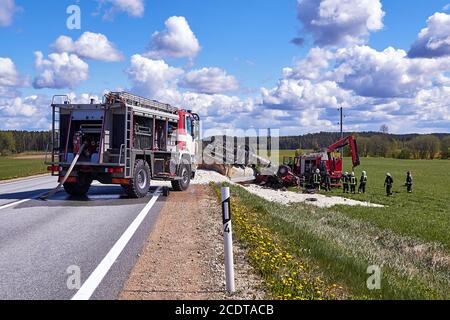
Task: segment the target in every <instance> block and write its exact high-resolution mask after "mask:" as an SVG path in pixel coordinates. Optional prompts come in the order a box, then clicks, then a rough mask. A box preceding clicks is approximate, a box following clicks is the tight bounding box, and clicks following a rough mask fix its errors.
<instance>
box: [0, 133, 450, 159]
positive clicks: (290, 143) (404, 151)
mask: <svg viewBox="0 0 450 320" xmlns="http://www.w3.org/2000/svg"><path fill="white" fill-rule="evenodd" d="M344 135H345V136H347V135H353V136H355V137H356V139H357V143H358V153H359V155H360V156H361V157H385V158H388V157H391V158H399V159H435V158H443V159H450V134H445V133H438V134H430V135H419V134H403V135H398V134H388V133H380V132H359V133H351V132H346V133H344ZM339 139H340V133H336V132H320V133H313V134H306V135H301V136H289V137H280V139H279V146H280V149H281V150H296V149H303V150H317V151H319V150H321V149H323V148H326V147H327V146H329V145H331V144H333V143H334V142H336V141H338V140H339ZM50 141H51V132H50V131H0V155H10V154H14V153H21V152H27V151H37V152H43V151H45V150H46V148H47V145H48V144H49V143H50Z"/></svg>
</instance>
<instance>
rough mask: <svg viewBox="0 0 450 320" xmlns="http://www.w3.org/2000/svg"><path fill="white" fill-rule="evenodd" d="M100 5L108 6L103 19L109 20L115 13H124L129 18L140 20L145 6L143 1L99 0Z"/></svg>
mask: <svg viewBox="0 0 450 320" xmlns="http://www.w3.org/2000/svg"><path fill="white" fill-rule="evenodd" d="M99 1H100V4H104V3H107V4H110V5H111V8H109V9H108V10H107V11H106V12H105V14H104V16H103V17H104V18H106V19H111V18H112V17H113V16H114V15H115V14H116V13H117V12H125V13H127V14H128V15H129V16H131V17H137V18H140V17H142V16H143V15H144V12H145V5H144V0H99Z"/></svg>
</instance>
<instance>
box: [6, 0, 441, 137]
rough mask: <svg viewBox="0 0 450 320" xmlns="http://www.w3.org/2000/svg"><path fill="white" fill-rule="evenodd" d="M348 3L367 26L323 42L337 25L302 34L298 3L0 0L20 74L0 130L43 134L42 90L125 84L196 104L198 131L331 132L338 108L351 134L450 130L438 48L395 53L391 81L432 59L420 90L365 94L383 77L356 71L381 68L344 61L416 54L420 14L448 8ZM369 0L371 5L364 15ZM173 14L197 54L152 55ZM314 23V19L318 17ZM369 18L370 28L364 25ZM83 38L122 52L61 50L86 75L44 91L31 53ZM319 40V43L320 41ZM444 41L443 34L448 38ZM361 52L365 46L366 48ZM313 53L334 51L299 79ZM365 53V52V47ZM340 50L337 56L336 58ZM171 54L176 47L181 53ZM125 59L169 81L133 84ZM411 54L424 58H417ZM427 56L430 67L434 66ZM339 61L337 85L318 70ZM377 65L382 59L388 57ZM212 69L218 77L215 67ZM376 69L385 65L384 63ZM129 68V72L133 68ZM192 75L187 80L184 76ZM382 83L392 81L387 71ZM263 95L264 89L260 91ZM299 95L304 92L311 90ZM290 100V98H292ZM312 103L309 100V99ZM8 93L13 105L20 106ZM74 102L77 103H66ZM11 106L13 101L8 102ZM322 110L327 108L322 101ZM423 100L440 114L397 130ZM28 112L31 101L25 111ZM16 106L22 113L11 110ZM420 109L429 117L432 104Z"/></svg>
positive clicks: (135, 78)
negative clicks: (72, 9) (104, 56)
mask: <svg viewBox="0 0 450 320" xmlns="http://www.w3.org/2000/svg"><path fill="white" fill-rule="evenodd" d="M127 1H128V0H123V1H122V2H127ZM302 1H304V2H305V3H306V2H310V3H315V5H317V8H318V6H319V5H325V4H322V3H323V2H326V1H329V2H331V3H332V2H333V0H317V1H316V0H302ZM302 1H300V2H302ZM347 1H348V2H350V5H349V6H347V7H345V6H344V5H343V6H342V7H341V8H338V9H336V8H334V7H333V8H334V9H336V10H341V11H343V12H344V14H346V13H348V15H355V16H356V15H358V14H361V15H362V16H361V19H363V20H364V19H366V18H367V19H368V20H367V21H369V22H367V21H366V22H367V23H366V22H364V23H363V24H360V25H357V22H355V23H352V24H351V25H350V26H349V25H346V26H344V27H343V29H342V30H343V31H340V32H341V33H340V34H339V35H334V36H336V38H333V39H331V38H330V37H331V36H330V37H329V36H328V35H327V34H326V33H327V32H330V30H331V32H334V31H333V28H334V29H339V28H340V27H341V26H340V25H338V24H336V23H340V22H339V21H337V22H336V21H334V22H332V23H331V27H332V28H327V27H324V28H323V29H321V30H318V28H316V27H314V26H313V27H311V28H309V29H308V28H307V27H305V25H306V24H307V23H308V22H307V21H306V20H305V19H309V18H310V17H312V18H314V14H317V12H318V11H317V10H316V13H314V12H313V11H311V12H308V14H306V13H305V12H306V9H305V7H304V6H305V5H306V4H305V3H302V4H299V3H297V1H296V0H259V1H256V0H246V1H242V0H240V1H238V0H227V1H225V0H214V1H213V0H208V1H207V0H195V1H185V0H173V1H156V0H147V1H144V0H129V2H130V3H131V5H137V6H138V5H139V4H143V5H144V7H143V10H141V9H139V6H138V7H133V8H134V9H130V10H129V11H127V9H126V8H125V9H124V7H120V5H118V4H117V2H120V1H117V0H103V1H96V0H80V1H76V0H71V1H66V0H64V1H54V0H43V1H31V0H28V1H25V0H16V1H13V0H0V9H1V8H2V4H1V3H2V2H4V3H9V4H11V3H12V4H13V6H14V9H13V13H12V15H11V17H10V18H9V20H8V19H7V21H4V22H3V24H2V20H1V19H2V15H1V14H0V39H1V40H2V42H1V43H2V45H1V46H0V57H1V58H4V59H6V58H7V59H10V60H11V61H12V62H13V64H14V67H15V70H16V71H17V74H18V77H19V78H20V80H17V79H16V80H17V81H13V82H14V84H13V85H11V84H8V85H5V86H4V88H3V90H2V89H1V87H0V119H3V120H4V121H2V123H0V129H8V128H17V129H30V128H31V129H45V127H46V126H47V123H46V121H45V119H43V118H39V117H38V114H39V115H40V116H41V117H42V114H43V113H45V112H46V110H47V109H46V108H45V102H46V99H47V102H48V101H49V99H50V97H51V95H53V94H56V93H68V92H71V93H73V95H76V96H77V98H78V99H82V95H83V94H87V95H95V96H98V97H100V96H101V95H102V92H103V91H104V90H107V89H112V90H114V89H117V88H124V89H127V90H131V91H135V92H136V93H140V94H145V95H148V96H151V97H153V98H157V99H159V100H168V102H171V103H175V104H177V105H181V106H183V105H182V104H183V103H187V104H189V103H191V104H192V105H189V107H192V108H195V107H196V106H197V107H198V108H199V109H200V110H199V112H200V113H201V114H203V117H204V118H205V125H206V126H207V127H221V128H222V127H237V128H244V129H246V128H248V127H254V128H260V127H261V128H264V127H269V126H274V127H279V128H281V129H282V132H284V133H286V134H291V133H292V134H297V133H299V132H301V133H305V132H315V131H321V130H336V128H337V127H336V121H337V120H336V119H337V118H336V119H335V117H337V113H336V114H335V112H334V111H333V110H335V109H336V108H335V107H337V106H341V105H342V106H344V107H345V108H347V111H346V112H347V113H348V115H349V117H348V118H349V119H348V121H349V125H348V129H349V130H356V131H359V130H377V129H378V128H379V125H380V124H382V123H387V124H388V125H389V126H390V128H391V131H393V132H407V131H411V132H433V131H444V132H450V121H449V118H450V115H449V107H448V105H445V103H444V102H443V101H445V100H446V99H447V98H448V95H449V94H450V93H449V90H447V89H449V86H450V82H449V81H448V79H447V78H446V77H447V76H448V75H449V71H450V70H449V69H447V68H448V66H449V64H448V63H447V60H448V55H447V54H446V52H447V51H446V50H447V48H446V47H440V48H439V50H441V51H442V50H443V51H444V52H445V53H444V54H442V53H439V55H437V54H436V53H435V52H437V51H435V52H433V53H427V56H425V53H423V54H419V56H418V57H412V56H411V57H403V58H399V60H398V63H397V64H396V65H395V66H393V68H397V69H398V72H400V73H401V72H404V73H407V74H402V75H397V74H396V75H392V76H393V77H396V76H399V77H400V76H401V77H402V79H403V78H405V77H406V78H408V77H417V78H418V79H421V77H423V75H422V74H418V73H416V72H415V71H414V70H416V69H417V66H419V65H425V64H427V65H428V64H430V66H429V67H430V68H431V69H430V70H431V71H428V70H422V71H421V72H423V73H427V74H433V77H432V78H427V79H423V81H418V82H420V83H412V82H411V83H410V81H409V80H408V83H407V84H405V86H403V87H399V88H398V90H394V91H393V92H390V91H389V90H388V91H389V92H387V91H386V88H381V87H380V85H379V84H376V85H375V84H374V85H373V86H372V87H367V88H366V87H364V88H363V87H361V83H363V85H364V86H365V84H364V83H366V82H370V81H378V82H380V81H383V75H382V74H381V75H380V76H379V77H376V78H374V79H370V80H368V79H367V78H365V77H363V76H362V75H361V76H360V75H359V74H357V72H363V73H364V72H369V73H370V72H371V70H378V68H379V67H380V66H379V65H374V66H373V68H367V67H365V66H364V67H362V66H355V64H354V63H350V62H352V61H361V62H363V61H364V59H370V57H373V58H374V59H378V60H380V61H383V57H384V56H386V57H388V59H389V57H390V55H391V54H392V55H395V54H394V53H384V51H383V50H385V49H386V48H387V47H393V48H394V49H395V50H404V51H405V52H408V51H409V50H410V49H411V47H412V45H413V43H415V42H417V43H418V44H417V46H419V49H423V48H422V47H420V43H419V42H420V41H418V39H419V38H418V37H419V36H418V34H419V32H420V31H421V29H423V28H425V27H427V19H428V18H429V17H431V16H433V15H434V14H435V13H436V12H440V13H442V14H444V15H446V14H447V15H448V13H449V11H448V10H446V9H444V7H445V6H446V5H448V4H449V2H450V1H449V0H442V1H441V0H433V1H425V0H414V1H398V0H390V1H379V0H364V1H362V2H364V3H367V6H368V8H369V9H367V10H364V8H362V9H361V10H359V11H355V12H345V11H346V10H353V9H352V7H354V5H353V6H352V5H351V2H355V1H356V0H347ZM343 2H345V1H343ZM374 3H375V7H373V8H372V5H374ZM377 3H381V5H382V7H381V8H382V9H381V10H382V12H383V15H382V16H380V15H378V16H376V15H375V14H373V15H372V12H375V11H376V8H377V7H376V4H377ZM72 4H76V5H78V6H79V7H80V8H81V13H82V16H81V29H80V30H69V29H67V27H66V20H67V18H68V16H69V15H68V14H66V8H67V7H68V6H69V5H72ZM331 5H333V4H331ZM364 5H365V4H363V5H362V6H364ZM302 6H303V7H302ZM8 8H10V7H8ZM128 8H131V7H128ZM136 8H137V9H136ZM317 8H316V9H317ZM4 10H6V9H4ZM109 10H113V13H112V16H111V15H110V16H107V17H106V16H105V13H108V12H110V11H109ZM131 10H135V11H131ZM137 11H138V12H137ZM366 11H367V12H368V13H367V12H366ZM299 12H301V13H305V14H304V16H305V17H303V20H302V18H299ZM380 12H381V11H380ZM170 17H184V19H185V21H186V23H187V24H188V27H189V29H190V31H191V32H192V35H193V37H194V38H195V39H197V41H198V45H199V46H200V47H201V49H200V50H196V49H195V44H194V47H189V46H188V48H191V49H192V48H193V49H192V50H194V53H190V54H185V55H183V54H182V53H181V51H180V54H178V55H177V54H163V53H161V52H162V51H161V50H165V49H164V48H163V46H164V45H167V43H164V41H163V42H160V43H159V44H158V41H157V40H158V39H157V38H153V37H152V34H154V33H155V32H160V33H164V30H166V29H167V28H166V26H165V22H166V21H167V20H168V19H169V18H170ZM312 18H311V19H312ZM315 18H316V20H317V16H316V17H315ZM322 18H323V17H321V19H322ZM444 18H445V17H441V19H436V21H437V22H436V24H437V25H438V24H439V23H443V24H446V23H447V20H445V19H444ZM323 19H324V20H323V21H325V22H326V23H329V21H330V18H329V17H327V18H326V19H325V18H323ZM443 19H444V20H443ZM375 20H376V22H375V25H376V26H374V27H373V28H370V27H367V30H363V29H364V28H365V27H366V26H368V25H369V24H370V23H373V21H375ZM358 21H359V20H358ZM449 21H450V20H449ZM177 23H181V24H182V21H181V22H180V20H178V22H177ZM380 23H381V25H380ZM432 29H433V28H432V27H430V34H431V33H432V32H433V30H432ZM439 29H440V30H442V29H443V28H439ZM347 30H348V32H350V33H351V34H350V35H349V37H346V35H345V34H343V33H344V32H346V31H347ZM188 31H189V30H188ZM85 32H90V33H95V34H102V35H104V36H105V37H106V38H107V41H108V43H110V44H112V45H113V47H114V49H115V50H116V52H117V53H120V54H121V57H122V59H113V60H114V61H112V62H111V61H110V62H106V61H100V60H101V59H97V58H96V59H92V58H86V57H84V56H83V55H82V54H80V53H79V52H68V54H74V55H77V56H78V58H80V60H81V61H82V62H81V63H85V64H87V65H88V68H89V70H88V72H86V75H85V76H84V77H80V79H81V80H79V81H73V83H72V82H71V83H70V85H67V83H66V82H67V81H66V82H64V83H61V84H56V82H57V81H59V80H58V79H56V80H54V81H53V82H52V84H49V83H48V81H47V82H45V83H44V84H41V85H36V84H35V82H36V81H35V80H36V78H39V76H40V75H42V74H43V73H44V71H43V70H47V69H48V68H50V67H48V66H45V63H44V67H43V69H42V68H41V69H39V68H37V67H36V66H35V62H36V57H35V55H34V52H36V51H41V52H42V55H43V59H49V57H48V55H49V54H52V53H55V52H56V50H55V48H54V47H52V44H54V43H55V41H56V40H57V39H58V37H60V36H68V37H70V38H72V39H73V41H76V40H77V39H79V38H80V37H81V36H82V35H83V34H84V33H85ZM318 34H320V37H321V38H318V37H319V36H318ZM185 35H189V33H183V34H181V35H180V36H185ZM432 36H434V35H432V34H431V35H430V36H429V37H430V38H432V39H434V38H433V37H432ZM438 36H439V37H441V38H442V37H444V38H443V39H444V40H445V39H446V38H445V36H446V34H445V33H444V34H442V32H441V33H440V34H439V35H438ZM448 36H449V37H450V34H449V35H448ZM296 37H301V38H303V39H304V41H305V42H304V45H303V46H298V45H295V44H293V43H292V42H291V40H292V39H294V38H296ZM349 39H350V40H349ZM448 39H450V38H448ZM180 41H183V39H180ZM327 41H329V42H327ZM444 42H445V41H444ZM439 44H441V42H440V43H439ZM152 46H153V47H152ZM155 46H156V47H155ZM448 46H450V44H449V45H448ZM356 47H358V48H359V49H358V48H356ZM363 47H365V48H366V50H363V49H362V48H363ZM152 48H153V50H154V51H155V50H156V51H158V50H159V51H158V52H159V53H158V54H157V56H155V55H156V54H155V53H153V55H149V54H148V53H149V52H150V51H151V50H152ZM155 48H157V49H155ZM313 48H318V49H320V50H322V51H321V52H322V53H321V54H324V55H327V56H328V53H330V54H331V55H333V57H331V56H328V58H325V60H327V61H328V65H326V66H322V67H320V68H319V69H318V70H312V71H311V73H310V74H307V75H305V74H303V71H301V72H296V70H295V69H296V66H297V65H298V63H299V62H301V61H302V60H303V59H305V58H306V57H307V56H308V53H310V52H311V49H313ZM368 48H370V50H373V51H370V52H369V51H368V50H369V49H368ZM184 49H186V48H184ZM340 49H342V50H344V51H345V52H340V53H339V50H340ZM419 49H418V50H419ZM425 49H426V48H425ZM425 49H424V50H425ZM177 50H183V48H178V49H177ZM441 51H439V52H441ZM63 52H64V50H61V49H59V50H58V51H57V53H58V54H62V53H63ZM327 52H328V53H327ZM418 52H423V50H422V51H420V50H419V51H418ZM448 52H449V53H450V51H448ZM433 54H434V56H433ZM134 55H139V56H140V57H142V60H139V61H140V62H139V63H141V64H140V66H144V67H148V70H150V71H151V72H153V71H154V70H155V69H154V68H159V67H162V68H163V69H164V68H166V69H167V68H169V69H168V71H170V72H171V73H170V75H169V74H167V70H166V69H164V70H165V71H161V72H163V73H161V76H160V77H158V78H154V79H153V78H152V75H151V74H150V75H149V74H146V75H145V77H146V78H145V80H144V81H141V80H139V79H140V75H139V74H137V73H138V72H140V70H138V69H136V68H138V67H137V66H136V65H134V66H133V62H132V56H134ZM180 55H181V56H180ZM356 55H357V56H356ZM413 58H414V59H413ZM346 59H347V60H346ZM358 59H361V60H358ZM420 59H426V60H423V61H424V62H423V63H422V62H421V60H420ZM157 60H159V61H163V63H164V64H165V65H161V64H160V65H159V67H156V65H155V63H154V61H157ZM344 60H345V61H344ZM378 60H377V61H378ZM430 60H433V65H431V62H430ZM135 62H136V61H135ZM306 62H308V61H306ZM309 62H311V61H309ZM309 62H308V65H310V66H311V65H312V62H311V63H309ZM136 63H137V62H136ZM340 63H341V64H342V66H343V67H344V66H345V67H346V68H347V69H348V68H349V67H350V65H351V67H352V68H354V72H353V73H352V74H351V75H348V74H347V75H345V76H344V78H345V79H344V80H342V79H341V78H342V76H340V75H339V73H338V72H335V74H334V76H333V77H332V78H330V75H326V73H327V72H328V73H330V72H334V71H336V70H337V69H336V70H332V69H333V68H334V66H335V65H337V64H340ZM377 63H378V62H377ZM380 63H384V64H386V62H380ZM412 64H414V65H412ZM166 66H167V67H166ZM302 66H304V65H302ZM52 67H53V66H52ZM133 67H135V69H133ZM46 68H47V69H46ZM171 68H173V69H171ZM202 68H206V69H207V70H203V71H204V72H202V73H198V72H196V71H199V70H202ZM211 68H216V70H214V72H213V70H211ZM285 68H290V69H292V70H291V71H292V72H291V73H290V75H288V76H287V75H286V74H285V73H284V72H283V70H284V69H285ZM381 68H383V66H381ZM384 68H385V69H388V68H389V67H388V66H384ZM130 69H131V70H134V71H135V72H134V73H133V72H130ZM217 69H219V70H220V71H218V70H217ZM303 69H305V68H303ZM52 70H53V69H52ZM157 70H160V69H157ZM437 70H440V71H437ZM85 71H86V70H85ZM207 71H208V72H207ZM209 71H211V72H209ZM314 71H317V72H318V73H320V76H312V75H311V74H312V73H314ZM2 72H3V73H4V74H7V70H6V67H5V66H3V70H2V65H0V86H1V84H2V82H1V77H2ZM191 72H194V73H192V74H190V73H191ZM439 72H440V74H438V73H439ZM40 73H41V74H40ZM175 74H176V76H174V75H175ZM188 74H189V76H188ZM9 75H10V73H9ZM386 76H387V77H389V75H386ZM205 77H211V79H210V82H214V81H216V80H217V81H218V83H221V84H223V86H224V87H229V89H230V90H227V91H226V92H224V91H221V89H220V88H219V89H217V88H210V87H207V84H205V81H204V78H205ZM339 77H341V78H339ZM4 78H6V76H4ZM231 78H233V79H231ZM338 78H339V80H337V79H338ZM355 78H356V80H355ZM202 79H203V80H202ZM52 80H53V79H52ZM157 81H162V82H167V83H166V84H165V85H162V87H164V90H163V91H161V90H159V89H158V88H156V89H155V86H156V87H157V86H158V82H157ZM233 81H234V82H233ZM5 82H6V80H5ZM69 82H70V81H69ZM206 82H208V81H206ZM232 82H233V83H232ZM180 84H184V85H180ZM413 84H414V85H413ZM335 85H336V86H337V87H335ZM205 86H206V87H205ZM263 89H265V90H266V92H265V93H264V92H263ZM307 90H311V93H310V94H308V95H307V92H309V91H307ZM13 91H15V93H14V94H13V93H11V92H13ZM5 92H6V93H5ZM2 94H3V97H2ZM296 94H298V96H295V95H296ZM36 95H37V96H39V98H36V99H28V100H27V98H28V97H31V96H36ZM291 95H294V96H291ZM319 95H320V96H321V97H320V99H321V101H322V100H326V102H324V101H322V102H319V101H317V100H319V98H318V97H317V96H319ZM313 96H314V97H317V99H314V98H312V97H313ZM17 98H19V99H21V100H20V102H18V100H17ZM77 98H75V97H74V99H77ZM165 98H167V99H165ZM325 98H327V99H325ZM328 98H330V99H328ZM13 99H16V100H14V101H13ZM336 101H337V102H336ZM418 101H419V102H418ZM327 103H328V104H329V105H330V107H327V106H325V104H327ZM417 103H419V104H417ZM420 103H427V106H428V108H429V105H430V104H432V107H433V108H436V110H437V112H438V114H437V115H435V116H432V117H430V116H428V117H423V116H421V115H417V114H415V117H411V118H410V124H411V126H410V127H409V128H405V126H404V125H402V119H404V118H405V117H406V115H410V113H409V112H408V110H417V109H418V108H421V107H423V106H422V105H420ZM26 106H28V108H27V109H26V108H25V107H26ZM14 108H19V109H20V108H25V109H26V110H25V111H24V112H21V111H20V112H19V111H15V109H14ZM33 108H34V109H33ZM408 108H409V109H408ZM33 110H35V111H36V112H33ZM427 110H431V112H433V110H434V109H427ZM426 112H429V111H426ZM433 113H434V112H433ZM27 118H28V119H29V120H27ZM267 118H268V119H267ZM271 120H273V121H271ZM30 121H31V122H30ZM30 123H31V125H30ZM224 123H225V124H228V126H226V125H224Z"/></svg>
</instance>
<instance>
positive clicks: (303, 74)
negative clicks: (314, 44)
mask: <svg viewBox="0 0 450 320" xmlns="http://www.w3.org/2000/svg"><path fill="white" fill-rule="evenodd" d="M332 58H333V53H332V52H330V51H328V50H325V49H322V48H312V49H311V50H310V51H309V53H308V55H307V56H306V58H304V59H300V60H298V61H296V63H295V66H294V67H293V68H284V69H283V75H284V77H285V78H293V79H309V80H316V79H319V78H320V77H321V76H322V71H323V70H324V69H326V68H328V67H329V64H330V63H329V62H330V60H331V59H332Z"/></svg>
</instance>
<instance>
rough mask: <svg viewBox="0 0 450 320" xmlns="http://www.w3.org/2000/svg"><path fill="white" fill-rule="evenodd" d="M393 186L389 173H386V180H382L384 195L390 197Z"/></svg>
mask: <svg viewBox="0 0 450 320" xmlns="http://www.w3.org/2000/svg"><path fill="white" fill-rule="evenodd" d="M393 184H394V179H393V178H392V176H391V174H390V173H386V179H385V180H384V186H385V188H386V195H387V196H392V185H393Z"/></svg>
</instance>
